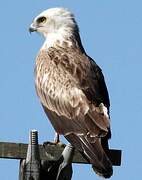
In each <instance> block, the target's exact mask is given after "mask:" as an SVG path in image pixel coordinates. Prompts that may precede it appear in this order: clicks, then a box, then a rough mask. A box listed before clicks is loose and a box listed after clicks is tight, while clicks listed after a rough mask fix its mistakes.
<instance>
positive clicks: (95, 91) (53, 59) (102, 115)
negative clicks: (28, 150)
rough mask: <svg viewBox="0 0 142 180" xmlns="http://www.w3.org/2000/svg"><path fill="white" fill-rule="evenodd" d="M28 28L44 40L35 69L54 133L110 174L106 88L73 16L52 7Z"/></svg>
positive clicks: (40, 94) (61, 9)
mask: <svg viewBox="0 0 142 180" xmlns="http://www.w3.org/2000/svg"><path fill="white" fill-rule="evenodd" d="M30 30H31V31H37V32H40V33H41V34H43V35H44V37H45V38H46V40H45V43H44V44H43V46H42V48H41V49H40V51H39V54H38V56H37V59H36V67H35V84H36V90H37V94H38V96H39V98H40V101H41V103H42V106H43V108H44V110H45V113H46V114H47V116H48V118H49V120H50V121H51V123H52V125H53V127H54V129H55V131H56V132H57V133H58V134H63V135H64V136H65V138H66V139H67V140H68V141H69V142H70V143H71V144H72V145H73V146H74V147H75V148H76V149H78V150H79V151H80V152H81V153H82V154H83V155H84V157H85V158H86V159H87V160H88V161H89V162H90V163H92V165H93V169H94V170H95V172H96V173H97V174H99V175H101V176H103V177H105V178H109V177H110V176H111V175H112V164H111V162H110V160H109V158H108V156H107V155H106V153H107V146H108V144H107V141H108V138H109V137H110V121H109V106H110V104H109V97H108V92H107V88H106V85H105V81H104V77H103V74H102V71H101V69H100V68H99V66H98V65H97V64H96V63H95V62H94V61H93V60H92V59H91V58H90V57H89V56H88V55H87V54H86V53H85V50H84V48H83V46H82V44H81V40H80V36H79V31H78V26H77V24H76V22H75V20H74V16H73V15H72V14H71V13H70V12H69V11H68V10H66V9H63V8H52V9H48V10H46V11H44V12H42V13H41V14H40V15H39V16H37V17H36V18H35V19H34V21H33V23H32V25H31V27H30ZM102 146H103V147H104V148H105V150H106V153H105V152H104V150H103V148H102Z"/></svg>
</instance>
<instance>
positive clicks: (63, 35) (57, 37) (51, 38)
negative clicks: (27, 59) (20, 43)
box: [41, 29, 72, 50]
mask: <svg viewBox="0 0 142 180" xmlns="http://www.w3.org/2000/svg"><path fill="white" fill-rule="evenodd" d="M71 34H72V31H71V29H61V30H59V31H56V32H53V33H48V34H46V36H45V41H44V43H43V45H42V47H41V50H43V49H46V50H47V49H48V48H50V47H55V46H56V45H59V46H62V44H63V43H64V42H67V43H68V46H72V42H71V41H69V39H70V38H69V37H70V36H71Z"/></svg>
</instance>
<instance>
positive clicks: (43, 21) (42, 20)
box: [37, 16, 46, 24]
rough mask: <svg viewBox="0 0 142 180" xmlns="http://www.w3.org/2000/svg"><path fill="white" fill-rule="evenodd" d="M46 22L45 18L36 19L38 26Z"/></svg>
mask: <svg viewBox="0 0 142 180" xmlns="http://www.w3.org/2000/svg"><path fill="white" fill-rule="evenodd" d="M45 22H46V17H44V16H42V17H39V18H38V19H37V23H38V24H40V23H45Z"/></svg>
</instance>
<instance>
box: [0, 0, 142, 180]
mask: <svg viewBox="0 0 142 180" xmlns="http://www.w3.org/2000/svg"><path fill="white" fill-rule="evenodd" d="M57 6H62V7H67V8H69V9H70V10H71V11H72V12H73V13H74V14H75V16H76V20H77V22H78V25H79V27H80V33H81V38H82V42H83V45H84V47H85V49H86V52H87V53H88V54H89V55H90V56H91V57H92V58H93V59H95V60H96V62H97V63H98V65H100V67H101V68H102V69H103V73H104V75H105V78H106V83H107V86H108V90H109V94H110V100H111V124H112V139H111V141H110V147H111V148H116V149H122V150H123V156H122V166H121V167H114V175H113V176H112V178H111V180H122V179H124V178H125V180H136V179H142V173H141V172H142V140H141V134H142V115H141V114H142V80H141V79H142V1H141V0H135V1H134V0H125V1H124V0H119V1H114V0H92V1H91V0H90V1H85V0H70V1H69V0H46V1H45V0H37V1H34V0H31V1H28V0H24V1H19V0H13V1H8V0H2V1H1V2H0V32H1V33H0V122H1V124H0V141H10V142H24V143H26V142H28V132H29V130H30V129H37V130H38V131H39V142H40V143H42V142H44V141H46V140H50V141H52V140H53V136H54V131H53V128H52V127H51V125H50V123H49V122H48V121H47V118H46V116H45V114H44V112H43V110H42V108H41V105H40V103H39V100H38V98H37V96H36V93H35V88H34V73H33V70H34V64H35V57H36V54H37V52H38V50H39V48H40V47H41V45H42V43H43V39H42V38H41V37H40V36H39V35H38V34H32V35H30V34H29V33H28V27H29V25H30V23H31V22H32V19H33V18H34V17H35V16H36V15H37V14H38V13H40V12H41V11H42V10H45V9H47V8H50V7H57ZM18 167H19V161H16V160H5V159H4V160H2V159H0V179H3V180H16V179H18ZM72 179H73V180H79V179H82V180H85V179H88V180H94V179H96V180H99V179H101V178H99V177H98V176H96V174H95V173H93V171H92V169H91V166H89V165H74V174H73V178H72Z"/></svg>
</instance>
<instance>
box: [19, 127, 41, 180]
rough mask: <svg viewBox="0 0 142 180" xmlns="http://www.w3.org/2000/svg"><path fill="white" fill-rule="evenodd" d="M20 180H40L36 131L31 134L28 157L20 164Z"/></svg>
mask: <svg viewBox="0 0 142 180" xmlns="http://www.w3.org/2000/svg"><path fill="white" fill-rule="evenodd" d="M19 180H40V155H39V148H38V132H37V131H36V130H32V131H31V132H30V136H29V144H28V150H27V157H26V160H25V159H24V160H22V161H21V162H20V174H19Z"/></svg>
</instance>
